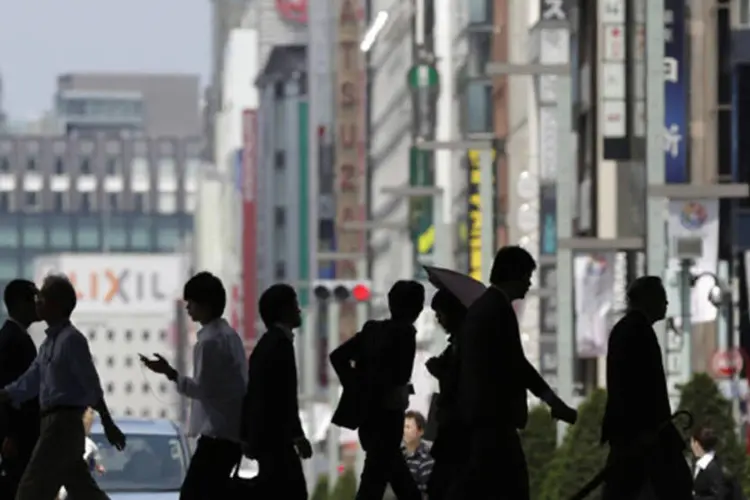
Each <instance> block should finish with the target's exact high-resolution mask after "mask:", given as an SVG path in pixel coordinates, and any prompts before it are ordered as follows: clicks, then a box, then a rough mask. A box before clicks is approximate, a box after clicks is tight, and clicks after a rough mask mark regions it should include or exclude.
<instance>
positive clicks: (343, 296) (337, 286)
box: [313, 280, 372, 302]
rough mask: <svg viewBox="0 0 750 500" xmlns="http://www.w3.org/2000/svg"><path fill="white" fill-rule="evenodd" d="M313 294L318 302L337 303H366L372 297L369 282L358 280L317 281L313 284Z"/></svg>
mask: <svg viewBox="0 0 750 500" xmlns="http://www.w3.org/2000/svg"><path fill="white" fill-rule="evenodd" d="M313 294H314V295H315V298H316V299H318V300H319V301H327V300H331V299H333V300H336V301H337V302H345V301H347V300H354V301H356V302H367V301H369V300H370V297H371V296H372V292H371V291H370V282H369V281H360V280H318V281H316V282H315V283H313Z"/></svg>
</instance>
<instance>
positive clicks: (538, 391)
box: [450, 246, 577, 500]
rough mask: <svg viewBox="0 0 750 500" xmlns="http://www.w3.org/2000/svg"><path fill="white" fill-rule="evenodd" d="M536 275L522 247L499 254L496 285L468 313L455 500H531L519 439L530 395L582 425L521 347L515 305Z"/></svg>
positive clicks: (461, 350)
mask: <svg viewBox="0 0 750 500" xmlns="http://www.w3.org/2000/svg"><path fill="white" fill-rule="evenodd" d="M535 270H536V262H534V259H533V257H531V255H530V254H529V253H528V252H527V251H526V250H524V249H523V248H521V247H517V246H509V247H503V248H501V249H500V250H499V251H498V252H497V254H496V255H495V259H494V262H493V263H492V269H491V272H490V283H491V286H490V287H489V288H488V289H487V290H486V291H485V292H484V293H483V294H482V295H481V296H480V297H479V298H478V299H477V300H476V301H475V302H474V303H473V304H472V305H471V306H470V307H469V310H468V312H467V313H466V319H465V320H464V325H463V328H462V330H461V335H460V336H459V338H458V356H459V367H458V387H459V394H458V396H459V398H458V399H459V407H460V408H461V411H462V419H463V421H464V425H466V429H467V432H468V433H469V450H470V451H469V460H468V462H467V464H466V467H465V468H464V470H463V472H462V476H461V478H460V479H459V480H458V481H457V482H456V483H455V484H454V486H453V488H452V491H451V494H450V498H455V499H463V498H484V499H495V498H508V499H513V500H528V498H529V477H528V470H527V467H526V459H525V456H524V452H523V448H522V447H521V440H520V437H519V435H518V430H519V429H523V428H524V427H525V426H526V422H527V420H528V414H529V410H528V403H527V394H526V391H527V390H530V391H531V392H532V393H533V394H534V395H535V396H537V397H539V398H540V399H541V400H542V401H544V402H545V403H546V404H548V405H549V406H550V408H551V410H552V415H553V416H554V417H555V418H558V419H561V420H564V421H566V422H570V423H574V422H575V420H576V418H577V412H576V410H574V409H572V408H570V407H569V406H568V405H566V404H565V403H564V402H563V401H562V400H561V399H560V398H559V397H557V395H556V394H555V393H554V392H552V390H551V389H550V387H549V385H548V384H547V383H546V382H545V380H544V379H543V378H542V377H541V375H539V373H538V372H537V371H536V369H534V367H533V366H532V365H531V363H529V361H528V359H526V355H525V353H524V349H523V345H522V343H521V333H520V330H519V326H518V319H517V317H516V312H515V311H514V309H513V306H512V302H513V301H515V300H520V299H523V298H524V297H525V296H526V293H527V292H528V291H529V288H530V287H531V276H532V274H533V273H534V271H535ZM500 470H502V471H503V480H502V484H500V485H499V484H498V482H497V474H498V471H500Z"/></svg>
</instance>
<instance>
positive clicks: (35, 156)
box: [0, 135, 202, 289]
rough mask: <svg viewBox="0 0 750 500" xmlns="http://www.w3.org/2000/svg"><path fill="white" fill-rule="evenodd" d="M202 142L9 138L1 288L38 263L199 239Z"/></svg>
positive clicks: (0, 187) (0, 140) (167, 247)
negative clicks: (196, 216) (196, 213)
mask: <svg viewBox="0 0 750 500" xmlns="http://www.w3.org/2000/svg"><path fill="white" fill-rule="evenodd" d="M201 148H202V141H201V140H200V139H198V138H193V139H189V138H179V139H178V138H172V139H170V138H162V139H120V138H113V137H108V136H105V135H100V136H97V137H91V138H89V137H83V138H76V137H72V136H58V137H45V136H42V137H38V136H0V221H1V222H0V247H2V248H0V289H1V288H3V287H4V286H5V285H6V284H7V282H8V281H9V280H11V279H13V278H17V277H26V278H32V277H33V262H34V259H35V258H36V257H38V256H41V255H45V254H50V253H61V252H75V253H102V252H139V253H160V252H175V251H177V250H179V249H181V248H183V247H184V245H186V244H187V242H188V241H189V237H190V235H191V234H192V231H193V217H192V212H193V208H194V203H195V191H196V179H197V176H198V174H199V171H200V170H201V167H202V160H201V159H200V153H201Z"/></svg>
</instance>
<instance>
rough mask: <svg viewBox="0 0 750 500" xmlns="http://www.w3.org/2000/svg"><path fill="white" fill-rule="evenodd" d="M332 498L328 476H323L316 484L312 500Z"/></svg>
mask: <svg viewBox="0 0 750 500" xmlns="http://www.w3.org/2000/svg"><path fill="white" fill-rule="evenodd" d="M330 498H331V492H330V490H329V485H328V474H321V475H320V476H318V481H317V482H316V483H315V489H314V490H313V494H312V496H311V497H310V500H330Z"/></svg>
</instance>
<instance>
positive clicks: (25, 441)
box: [0, 279, 39, 498]
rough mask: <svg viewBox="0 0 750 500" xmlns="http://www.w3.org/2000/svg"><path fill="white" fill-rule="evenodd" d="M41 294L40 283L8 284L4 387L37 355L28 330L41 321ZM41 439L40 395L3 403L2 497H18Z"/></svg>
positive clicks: (0, 357)
mask: <svg viewBox="0 0 750 500" xmlns="http://www.w3.org/2000/svg"><path fill="white" fill-rule="evenodd" d="M37 293H38V290H37V288H36V285H35V284H34V283H32V282H31V281H27V280H20V279H19V280H13V281H11V282H10V283H8V285H7V286H6V287H5V291H4V293H3V299H4V302H5V308H6V309H7V311H8V316H9V319H8V320H7V321H6V322H5V324H4V325H3V327H2V328H1V329H0V387H4V386H6V385H8V384H10V383H11V382H13V381H14V380H16V379H18V378H19V377H20V376H21V375H23V374H24V372H26V370H28V369H29V367H30V366H31V365H32V363H34V358H36V346H35V345H34V341H33V340H32V339H31V336H30V335H29V333H28V331H27V330H28V328H29V326H30V325H31V324H32V323H35V322H37V321H39V315H38V314H37V312H36V294H37ZM38 438H39V401H38V399H37V398H32V399H30V400H28V401H26V402H25V403H23V404H22V405H21V406H20V408H15V407H14V406H13V405H11V404H5V405H3V408H2V409H0V443H2V448H0V455H2V459H3V460H2V470H3V472H4V473H5V476H4V477H3V478H2V482H1V483H0V498H15V496H16V491H17V490H18V484H19V482H20V481H21V476H22V475H23V471H24V470H25V469H26V465H27V464H28V463H29V460H30V459H31V453H32V451H33V450H34V445H36V441H37V439H38Z"/></svg>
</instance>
